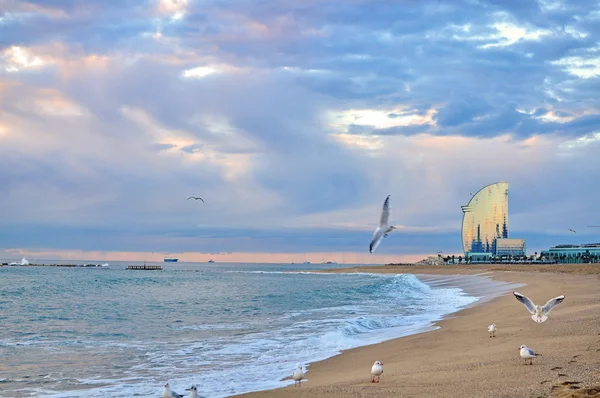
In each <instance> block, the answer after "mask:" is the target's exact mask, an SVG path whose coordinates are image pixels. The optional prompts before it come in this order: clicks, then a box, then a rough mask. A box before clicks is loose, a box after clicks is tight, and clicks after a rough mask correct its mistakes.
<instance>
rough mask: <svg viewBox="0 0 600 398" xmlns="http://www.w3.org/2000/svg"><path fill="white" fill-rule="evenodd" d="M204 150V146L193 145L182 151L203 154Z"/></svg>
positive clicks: (185, 147)
mask: <svg viewBox="0 0 600 398" xmlns="http://www.w3.org/2000/svg"><path fill="white" fill-rule="evenodd" d="M202 148H204V145H203V144H192V145H186V146H184V147H182V148H181V150H182V151H183V152H186V153H198V152H202Z"/></svg>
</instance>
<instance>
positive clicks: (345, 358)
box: [243, 265, 600, 398]
mask: <svg viewBox="0 0 600 398" xmlns="http://www.w3.org/2000/svg"><path fill="white" fill-rule="evenodd" d="M528 267H529V266H522V265H521V266H444V267H434V266H406V267H398V266H382V267H362V268H352V269H342V270H339V269H338V270H335V271H332V272H382V273H413V274H416V275H422V274H430V275H469V274H478V273H484V272H487V274H486V275H490V276H491V277H492V278H493V279H495V280H499V281H506V282H511V283H516V284H518V283H526V284H527V285H526V286H523V287H519V288H518V291H519V292H520V293H522V294H524V295H526V296H528V297H530V298H531V299H532V300H533V301H534V302H535V303H536V304H542V305H543V304H544V303H545V302H546V301H547V300H548V299H550V298H552V297H555V296H558V295H560V294H564V295H565V296H566V298H565V300H564V302H563V303H562V304H560V305H559V306H557V307H556V308H555V309H554V310H553V311H552V312H551V314H550V316H549V320H548V321H546V322H544V323H540V324H538V323H535V322H533V321H532V320H531V318H530V314H529V313H528V312H527V310H526V309H525V307H524V306H523V305H522V304H521V303H519V302H518V301H517V300H516V299H515V297H514V296H513V295H512V294H511V293H510V292H508V293H505V294H504V295H502V296H501V297H497V298H495V299H492V300H489V301H487V302H485V303H483V304H481V305H475V306H471V307H469V308H467V309H464V310H462V311H460V312H458V313H456V314H453V315H452V316H451V317H449V318H448V319H445V320H443V321H440V322H438V325H439V326H440V328H439V329H438V330H434V331H430V332H426V333H420V334H416V335H412V336H407V337H402V338H399V339H395V340H390V341H387V342H383V343H380V344H374V345H370V346H365V347H360V348H355V349H352V350H348V351H345V352H343V353H342V354H341V355H338V356H336V357H333V358H329V359H327V360H324V361H321V362H316V363H313V364H311V365H310V367H309V372H308V373H307V381H306V382H305V383H302V387H300V388H295V387H294V386H290V387H286V388H282V389H277V390H271V391H261V392H255V393H250V394H244V395H243V396H244V397H256V398H261V397H283V396H285V397H296V396H297V397H325V396H327V397H330V398H334V397H391V396H394V397H549V396H554V397H588V396H589V397H591V396H599V397H600V385H599V384H597V383H598V381H599V380H600V279H599V275H600V266H598V265H589V266H588V265H578V266H576V267H570V266H541V267H537V266H532V267H529V268H528ZM491 323H496V324H497V328H498V330H497V332H496V337H495V338H490V337H489V333H488V332H487V326H488V325H490V324H491ZM521 344H525V345H527V346H528V347H531V348H533V349H534V350H536V351H537V352H539V353H541V354H542V356H541V357H539V358H536V359H535V360H534V361H533V362H534V364H533V366H530V365H525V361H524V360H522V359H521V358H520V357H519V346H520V345H521ZM376 360H379V361H381V362H383V363H384V369H385V370H384V374H383V376H382V377H381V382H380V383H378V384H377V383H375V384H372V383H370V381H371V378H370V374H369V372H370V368H371V365H372V364H373V362H374V361H376ZM292 370H293V369H292ZM290 374H291V372H290Z"/></svg>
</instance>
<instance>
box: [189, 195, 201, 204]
mask: <svg viewBox="0 0 600 398" xmlns="http://www.w3.org/2000/svg"><path fill="white" fill-rule="evenodd" d="M190 199H194V200H198V199H200V200H201V201H202V203H204V199H202V198H201V197H199V196H190V197H189V198H187V200H190Z"/></svg>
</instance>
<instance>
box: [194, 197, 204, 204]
mask: <svg viewBox="0 0 600 398" xmlns="http://www.w3.org/2000/svg"><path fill="white" fill-rule="evenodd" d="M196 199H200V200H201V201H202V203H204V199H202V198H196Z"/></svg>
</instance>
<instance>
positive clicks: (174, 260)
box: [165, 257, 179, 263]
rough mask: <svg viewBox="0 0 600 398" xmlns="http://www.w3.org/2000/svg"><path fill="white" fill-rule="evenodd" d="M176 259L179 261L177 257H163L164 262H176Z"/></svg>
mask: <svg viewBox="0 0 600 398" xmlns="http://www.w3.org/2000/svg"><path fill="white" fill-rule="evenodd" d="M177 261H179V259H178V258H175V257H165V263H176V262H177Z"/></svg>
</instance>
